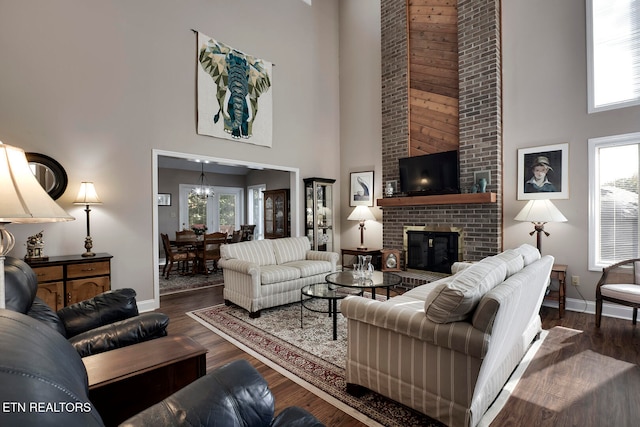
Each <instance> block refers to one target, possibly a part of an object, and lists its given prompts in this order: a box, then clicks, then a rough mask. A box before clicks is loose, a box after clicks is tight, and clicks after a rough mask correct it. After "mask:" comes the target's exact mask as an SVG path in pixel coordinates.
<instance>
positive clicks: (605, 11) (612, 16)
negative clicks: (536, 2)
mask: <svg viewBox="0 0 640 427" xmlns="http://www.w3.org/2000/svg"><path fill="white" fill-rule="evenodd" d="M586 2H587V61H588V80H589V89H588V100H589V106H588V109H589V112H590V113H593V112H597V111H602V110H610V109H614V108H622V107H628V106H632V105H640V0H586Z"/></svg>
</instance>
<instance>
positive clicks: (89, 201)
mask: <svg viewBox="0 0 640 427" xmlns="http://www.w3.org/2000/svg"><path fill="white" fill-rule="evenodd" d="M73 204H74V205H85V206H86V207H85V209H84V211H85V212H86V213H87V237H85V239H84V248H85V249H86V252H85V253H83V254H82V256H83V257H90V256H96V254H95V253H93V252H92V251H91V249H92V248H93V240H92V239H91V227H90V222H89V212H91V208H90V207H89V206H91V205H101V204H102V202H101V201H100V198H99V197H98V193H96V187H95V186H94V185H93V182H81V183H80V191H78V197H76V199H75V200H74V201H73Z"/></svg>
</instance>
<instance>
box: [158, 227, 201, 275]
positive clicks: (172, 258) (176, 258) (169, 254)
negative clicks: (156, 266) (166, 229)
mask: <svg viewBox="0 0 640 427" xmlns="http://www.w3.org/2000/svg"><path fill="white" fill-rule="evenodd" d="M160 237H161V238H162V246H163V248H164V253H165V259H166V261H165V264H164V268H163V269H162V275H163V276H164V278H165V279H168V278H169V274H170V273H171V270H172V269H173V263H174V262H177V263H181V262H183V263H185V268H184V269H185V270H186V268H187V267H188V265H189V262H191V264H192V266H191V269H192V270H191V271H192V272H194V271H195V261H196V252H195V251H194V250H193V249H185V250H178V248H176V247H174V246H172V245H171V242H170V241H169V236H168V235H167V234H164V233H160ZM165 272H166V273H165Z"/></svg>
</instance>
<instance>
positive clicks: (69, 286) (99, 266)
mask: <svg viewBox="0 0 640 427" xmlns="http://www.w3.org/2000/svg"><path fill="white" fill-rule="evenodd" d="M111 258H113V256H112V255H109V254H107V253H99V254H96V256H93V257H90V258H89V257H82V256H80V255H66V256H52V257H49V259H48V260H47V261H33V260H31V261H28V263H29V265H30V266H31V268H32V269H33V271H35V273H36V276H37V277H38V292H37V295H38V296H39V297H40V298H42V299H43V300H44V301H45V302H46V303H47V304H49V306H50V307H51V308H52V309H54V310H59V309H61V308H62V307H65V306H67V305H69V304H73V303H76V302H79V301H84V300H86V299H89V298H91V297H94V296H96V295H98V294H101V293H102V292H106V291H108V290H110V289H111Z"/></svg>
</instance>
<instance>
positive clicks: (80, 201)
mask: <svg viewBox="0 0 640 427" xmlns="http://www.w3.org/2000/svg"><path fill="white" fill-rule="evenodd" d="M73 204H74V205H101V204H102V201H101V200H100V198H99V197H98V193H97V192H96V187H95V186H94V185H93V182H81V183H80V191H78V197H76V199H75V200H74V201H73Z"/></svg>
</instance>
